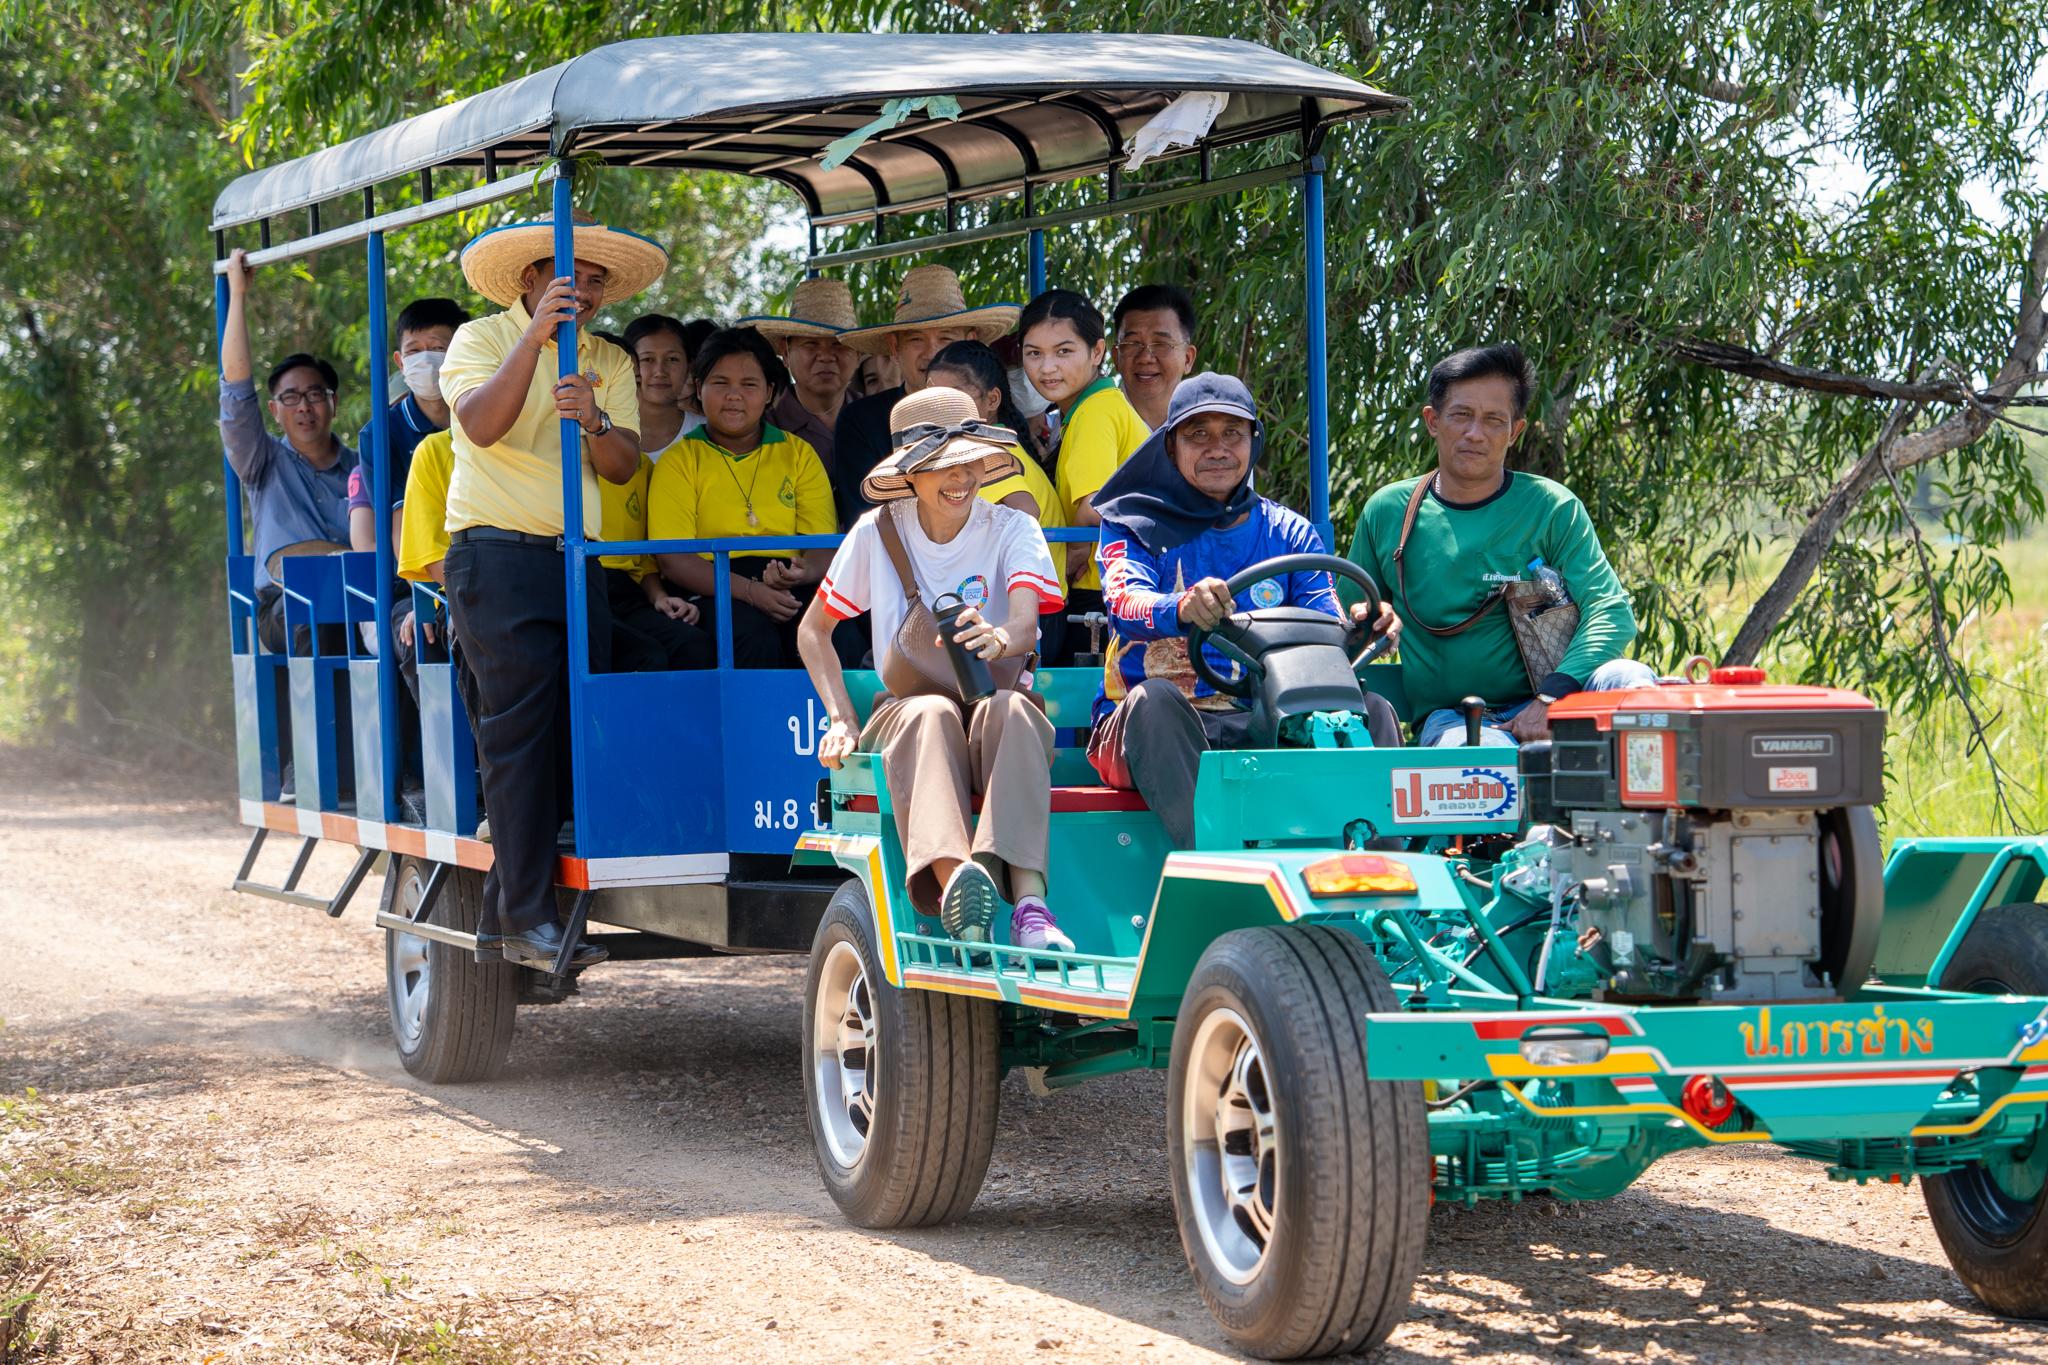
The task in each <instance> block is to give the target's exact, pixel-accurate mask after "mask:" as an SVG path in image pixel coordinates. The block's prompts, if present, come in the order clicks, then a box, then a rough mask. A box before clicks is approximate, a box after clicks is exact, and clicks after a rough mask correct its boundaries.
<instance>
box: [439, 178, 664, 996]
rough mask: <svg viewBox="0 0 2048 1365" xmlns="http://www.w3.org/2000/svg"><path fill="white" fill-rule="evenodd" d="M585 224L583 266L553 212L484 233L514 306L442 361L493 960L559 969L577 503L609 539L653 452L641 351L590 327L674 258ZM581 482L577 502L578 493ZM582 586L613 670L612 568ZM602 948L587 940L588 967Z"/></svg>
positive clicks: (499, 295)
mask: <svg viewBox="0 0 2048 1365" xmlns="http://www.w3.org/2000/svg"><path fill="white" fill-rule="evenodd" d="M564 211H565V209H564V208H563V207H562V206H561V205H560V197H558V207H557V212H564ZM574 235H575V267H574V269H575V273H574V275H573V277H572V276H568V275H561V274H558V273H557V270H556V265H555V259H554V249H555V224H554V223H553V222H552V221H541V222H526V223H510V224H507V225H506V226H504V227H501V228H495V229H493V230H492V231H490V232H486V233H484V234H483V235H482V236H480V237H478V238H476V240H474V241H472V242H471V243H470V244H469V246H468V247H466V248H465V249H464V250H463V253H462V273H463V275H464V276H465V277H466V278H467V279H468V280H469V283H470V285H471V287H472V288H474V289H475V290H476V291H477V292H478V293H480V294H482V295H483V296H484V297H486V298H488V299H490V300H491V301H492V302H494V303H499V304H502V305H505V311H504V312H502V313H496V314H493V315H491V316H489V317H485V318H479V319H477V320H476V321H474V322H469V323H465V324H464V325H463V326H462V327H461V328H460V329H459V330H458V331H457V332H456V333H455V338H454V340H453V341H451V342H450V343H449V346H448V358H447V360H446V361H445V362H444V364H443V365H442V368H441V393H442V396H443V397H444V398H445V399H446V400H447V401H448V404H449V406H450V408H451V409H452V412H453V416H454V424H453V427H452V430H453V432H454V445H455V470H454V475H453V477H452V478H451V480H450V482H449V486H448V522H447V525H448V531H449V536H448V539H449V547H448V558H447V564H446V569H445V572H446V575H447V586H448V604H449V610H450V614H451V616H452V618H453V622H454V626H455V632H456V634H457V636H458V637H459V638H460V639H461V640H462V644H463V650H464V652H465V654H466V656H467V658H468V660H469V663H470V666H471V668H472V669H473V670H474V671H475V674H476V681H477V689H478V692H479V694H480V699H481V701H482V710H483V715H482V717H481V718H480V720H479V722H478V739H479V745H478V747H479V751H480V752H479V757H480V758H481V759H482V760H483V768H484V804H485V806H486V808H487V809H489V811H490V813H491V834H492V845H493V849H494V854H495V857H494V860H493V863H492V867H491V871H490V875H489V876H488V877H486V878H485V881H484V896H483V911H482V916H481V919H480V921H479V923H478V925H477V954H478V957H479V959H481V960H489V959H490V958H491V957H493V956H501V957H502V958H503V959H504V960H506V961H511V962H517V963H520V964H522V965H527V966H535V967H542V968H546V969H551V968H552V965H553V963H554V962H555V960H556V958H557V955H558V954H559V952H560V950H561V947H562V938H563V930H562V925H561V922H560V919H559V917H558V916H557V914H556V910H555V854H556V842H557V837H558V831H559V830H560V828H561V825H562V822H563V821H564V820H565V819H567V818H569V817H570V815H571V814H572V812H573V809H574V807H573V804H572V801H571V795H572V793H571V782H570V777H571V774H570V765H571V758H572V755H571V747H572V746H571V740H572V736H573V729H572V727H571V724H570V701H571V699H570V688H569V660H570V654H571V649H572V643H573V642H572V641H571V640H570V638H569V629H568V626H569V619H570V613H569V601H568V586H567V585H568V575H567V572H566V568H567V566H566V565H565V562H564V559H563V553H564V532H565V527H566V524H567V523H566V519H565V517H564V510H563V509H564V506H565V504H566V505H572V506H575V505H579V504H580V506H579V510H580V513H581V523H582V531H583V538H584V539H587V540H595V539H597V538H598V532H599V527H600V523H601V515H602V509H601V508H600V505H599V500H598V490H597V479H598V478H599V477H600V476H601V477H603V478H606V479H608V480H610V481H611V482H613V483H624V482H626V481H627V480H628V479H630V478H632V477H633V474H634V471H635V470H636V469H638V467H639V463H640V437H639V435H638V433H637V431H636V430H635V429H634V428H635V427H636V426H637V424H638V422H639V400H638V398H637V396H636V394H635V390H634V384H633V360H632V357H630V356H628V355H627V354H626V353H625V352H624V351H622V350H620V349H619V348H618V347H616V346H613V345H611V344H609V343H608V342H605V341H602V340H600V339H599V338H597V337H595V336H593V335H591V334H590V333H589V332H587V331H586V330H584V329H585V328H586V327H587V325H588V324H589V322H590V320H591V319H592V318H593V317H594V316H595V315H596V313H597V310H598V308H599V306H601V305H602V304H603V303H604V302H605V301H606V300H611V301H613V302H617V301H619V300H621V299H626V298H630V297H632V296H633V295H634V294H637V293H639V292H640V291H641V290H642V289H645V288H646V287H647V286H648V285H650V284H652V283H654V281H655V280H657V279H659V278H660V277H661V274H662V272H663V271H664V270H666V269H667V268H668V253H667V252H665V251H664V250H662V248H661V247H660V246H659V245H658V244H657V243H654V242H651V241H649V240H648V239H647V238H645V237H641V236H638V235H637V234H635V233H631V232H626V231H624V230H622V229H617V228H610V227H606V226H604V225H602V224H599V223H595V222H583V221H580V220H579V221H577V222H576V223H575V226H574ZM564 324H567V325H568V326H570V327H573V328H574V329H576V330H575V331H574V332H569V331H568V330H567V327H564ZM558 329H559V330H558ZM564 335H567V336H568V337H570V338H571V340H572V344H573V345H574V346H575V361H576V363H575V368H574V369H573V370H572V371H571V372H570V373H568V374H566V375H564V374H562V360H563V357H562V356H561V353H560V352H559V351H558V350H557V344H558V341H560V340H561V339H562V337H563V336H564ZM569 422H574V423H575V427H576V430H577V431H579V432H580V438H579V439H580V442H581V445H582V457H583V458H582V478H581V480H580V481H579V483H580V486H579V487H578V488H577V489H575V490H568V489H565V488H564V486H563V481H562V440H563V432H564V431H565V430H567V429H568V428H567V427H566V425H565V424H566V423H569ZM571 491H573V492H575V493H576V494H577V495H578V496H576V497H573V498H570V497H565V494H566V493H569V492H571ZM582 581H583V582H584V585H585V593H584V601H585V603H586V607H585V612H586V615H587V617H588V619H589V621H590V626H591V629H590V632H589V649H590V664H591V668H592V670H593V671H599V672H601V671H603V670H604V669H605V668H606V667H607V666H608V664H609V660H610V652H611V630H610V619H611V617H610V612H609V610H608V608H607V606H606V599H605V594H604V591H603V588H602V587H601V586H600V585H601V584H602V581H603V580H602V579H601V578H600V577H599V576H597V575H594V574H590V575H584V576H582ZM603 957H604V952H603V950H602V949H596V948H579V949H578V950H577V951H576V955H575V957H574V958H573V959H572V961H573V962H574V964H575V965H578V966H583V965H587V964H589V963H591V962H596V961H600V960H602V958H603Z"/></svg>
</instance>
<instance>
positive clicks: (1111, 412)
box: [1017, 289, 1151, 663]
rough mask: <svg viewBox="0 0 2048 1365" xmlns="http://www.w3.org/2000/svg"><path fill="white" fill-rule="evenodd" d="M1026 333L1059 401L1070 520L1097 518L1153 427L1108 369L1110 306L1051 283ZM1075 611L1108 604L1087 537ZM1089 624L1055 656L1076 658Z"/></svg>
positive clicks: (1072, 577)
mask: <svg viewBox="0 0 2048 1365" xmlns="http://www.w3.org/2000/svg"><path fill="white" fill-rule="evenodd" d="M1017 330H1018V335H1019V336H1021V337H1022V338H1023V341H1024V373H1025V375H1026V377H1028V378H1029V379H1030V380H1031V387H1032V388H1034V389H1037V390H1038V392H1039V394H1040V395H1041V396H1042V397H1044V398H1045V399H1046V400H1047V401H1048V402H1050V403H1052V405H1053V406H1054V407H1056V408H1058V409H1059V413H1060V427H1059V430H1060V437H1059V442H1060V449H1059V459H1058V461H1057V462H1056V463H1055V464H1054V466H1053V470H1054V487H1056V488H1057V489H1058V490H1059V495H1060V501H1061V502H1062V503H1063V504H1065V510H1066V517H1067V524H1068V525H1069V526H1096V525H1100V524H1101V521H1102V519H1101V518H1100V517H1099V516H1097V515H1096V512H1095V507H1094V497H1095V493H1096V490H1098V489H1100V488H1101V487H1102V486H1103V484H1104V483H1105V482H1107V481H1108V479H1109V477H1110V475H1112V474H1114V473H1116V472H1117V470H1118V469H1120V468H1122V467H1123V463H1124V461H1126V460H1128V459H1130V458H1131V456H1132V455H1133V454H1135V453H1136V452H1137V449H1138V447H1139V446H1140V445H1142V444H1144V441H1145V438H1146V437H1147V436H1149V435H1151V430H1150V428H1148V427H1147V426H1146V425H1145V423H1144V420H1143V419H1142V418H1140V417H1139V416H1138V413H1137V410H1136V409H1134V408H1133V407H1132V406H1131V404H1130V400H1129V399H1127V398H1125V397H1124V395H1123V392H1122V390H1120V389H1118V388H1117V386H1116V381H1114V380H1112V379H1110V378H1108V377H1107V376H1105V375H1104V374H1103V373H1102V359H1103V354H1104V352H1105V349H1106V347H1105V344H1104V342H1103V327H1102V314H1101V313H1100V312H1098V311H1097V310H1096V307H1095V305H1094V304H1092V303H1090V302H1089V301H1088V300H1087V299H1086V298H1084V297H1082V296H1081V295H1079V294H1076V293H1075V292H1074V291H1073V290H1071V289H1048V290H1047V291H1046V292H1045V293H1043V294H1040V295H1039V296H1038V297H1037V298H1035V299H1033V300H1032V301H1031V302H1030V303H1028V304H1026V305H1025V307H1024V316H1023V317H1022V318H1021V319H1020V320H1019V321H1018V323H1017ZM1066 558H1067V578H1068V581H1069V582H1071V583H1072V584H1073V588H1072V590H1071V591H1069V592H1068V593H1067V609H1068V610H1069V611H1070V612H1075V613H1082V612H1096V611H1101V610H1102V580H1101V579H1100V578H1099V577H1098V576H1097V575H1096V570H1095V556H1094V555H1093V554H1092V553H1091V547H1090V546H1088V545H1087V544H1086V543H1074V544H1069V545H1068V546H1067V547H1066ZM1085 639H1087V635H1086V634H1085V633H1084V632H1081V631H1076V632H1074V635H1073V638H1071V639H1069V640H1067V641H1066V642H1065V643H1064V647H1063V648H1062V649H1061V651H1060V652H1059V654H1058V655H1057V656H1055V658H1056V660H1057V661H1059V662H1063V663H1065V662H1071V660H1072V657H1073V654H1074V651H1075V649H1076V648H1077V647H1078V646H1079V645H1080V643H1081V642H1082V641H1083V640H1085Z"/></svg>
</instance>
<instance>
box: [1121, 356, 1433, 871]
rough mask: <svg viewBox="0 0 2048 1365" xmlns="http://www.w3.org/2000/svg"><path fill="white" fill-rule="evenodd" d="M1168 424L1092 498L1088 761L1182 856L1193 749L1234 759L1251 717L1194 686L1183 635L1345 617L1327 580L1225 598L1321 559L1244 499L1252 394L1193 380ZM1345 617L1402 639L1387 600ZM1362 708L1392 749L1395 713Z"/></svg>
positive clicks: (1190, 822) (1191, 817) (1310, 535)
mask: <svg viewBox="0 0 2048 1365" xmlns="http://www.w3.org/2000/svg"><path fill="white" fill-rule="evenodd" d="M1166 423H1167V424H1166V426H1165V427H1164V428H1163V429H1162V430H1160V431H1157V432H1154V433H1153V434H1152V437H1151V439H1149V440H1147V441H1146V442H1145V444H1144V445H1143V446H1142V447H1140V448H1139V450H1138V453H1137V454H1136V455H1133V456H1132V457H1131V460H1130V463H1128V464H1126V465H1125V466H1124V467H1123V468H1122V469H1120V470H1118V471H1117V473H1116V474H1115V475H1114V476H1113V477H1112V478H1111V479H1110V480H1109V482H1108V483H1106V484H1104V485H1103V486H1102V491H1101V492H1100V493H1098V494H1097V495H1096V506H1097V508H1099V509H1100V510H1101V513H1102V548H1101V549H1100V550H1098V551H1097V552H1096V553H1097V558H1098V560H1099V562H1100V563H1101V566H1102V584H1103V599H1104V601H1105V603H1106V604H1107V606H1108V608H1109V626H1110V639H1109V648H1108V650H1107V652H1106V653H1105V654H1104V656H1103V660H1102V689H1101V691H1100V692H1098V693H1097V695H1096V698H1095V713H1094V720H1095V729H1094V732H1093V733H1092V734H1091V735H1090V736H1089V738H1088V761H1089V762H1090V763H1093V764H1094V765H1095V771H1096V772H1098V773H1100V774H1102V780H1103V781H1104V782H1106V783H1108V784H1109V785H1110V786H1112V787H1120V788H1122V789H1123V790H1125V791H1132V790H1135V791H1137V792H1139V793H1141V794H1142V795H1143V796H1144V798H1145V804H1147V805H1149V806H1150V807H1151V808H1152V810H1153V812H1154V813H1155V814H1157V815H1158V816H1159V823H1160V824H1162V825H1164V826H1165V827H1166V833H1167V835H1168V837H1170V838H1171V839H1172V840H1173V844H1174V847H1175V848H1182V849H1186V848H1193V847H1194V844H1195V773H1196V770H1197V769H1198V768H1199V767H1200V765H1201V755H1202V752H1203V751H1204V750H1206V749H1236V748H1242V747H1243V746H1244V743H1245V732H1246V729H1247V727H1248V723H1249V720H1250V717H1249V714H1248V713H1247V712H1245V711H1242V710H1239V709H1238V707H1237V705H1236V704H1235V703H1234V702H1233V701H1232V700H1231V699H1230V698H1229V697H1225V696H1219V695H1217V693H1215V692H1214V691H1212V690H1211V689H1210V688H1209V686H1208V684H1206V683H1204V682H1202V681H1201V679H1199V678H1197V677H1196V676H1195V672H1194V669H1193V667H1192V666H1191V665H1190V664H1189V663H1188V651H1187V641H1186V639H1185V638H1184V636H1183V635H1182V631H1183V630H1184V629H1185V628H1186V627H1187V626H1188V625H1190V624H1193V625H1197V626H1200V627H1202V628H1203V629H1205V630H1207V629H1213V628H1214V627H1215V625H1216V624H1217V623H1218V622H1219V621H1221V620H1222V619H1223V618H1224V617H1226V616H1228V615H1230V614H1231V613H1232V612H1234V611H1250V610H1252V609H1254V608H1257V607H1279V606H1294V607H1310V608H1313V609H1314V610H1316V611H1323V612H1328V613H1329V614H1330V615H1332V616H1337V615H1341V614H1342V613H1341V612H1340V610H1339V608H1338V606H1337V595H1336V593H1335V591H1333V589H1332V586H1331V583H1330V575H1329V574H1326V573H1294V574H1288V575H1287V576H1286V577H1285V578H1282V579H1280V580H1278V581H1277V582H1276V581H1275V580H1272V579H1267V580H1266V581H1265V582H1262V583H1254V584H1253V585H1252V586H1251V587H1249V588H1247V589H1246V590H1245V591H1244V592H1242V593H1240V594H1238V596H1237V598H1236V600H1235V601H1233V600H1232V599H1231V598H1230V596H1229V595H1228V594H1227V593H1226V592H1225V591H1224V589H1225V587H1226V586H1227V580H1228V579H1229V578H1230V577H1231V576H1232V575H1234V574H1236V573H1237V572H1238V571H1239V570H1241V569H1245V568H1249V567H1250V566H1251V565H1254V564H1257V563H1259V562H1261V561H1263V560H1268V559H1272V558H1275V557H1276V556H1279V555H1295V554H1322V553H1323V552H1324V551H1323V542H1322V539H1321V537H1319V536H1318V535H1317V534H1316V531H1315V528H1314V527H1313V526H1310V525H1309V524H1308V520H1307V518H1305V517H1303V516H1302V515H1301V514H1300V513H1298V512H1293V511H1290V510H1289V509H1287V508H1285V507H1283V506H1281V505H1280V504H1279V503H1277V502H1274V501H1273V500H1272V499H1271V498H1267V497H1262V496H1260V495H1259V494H1258V493H1256V492H1254V491H1253V490H1252V467H1253V466H1254V465H1256V464H1257V463H1258V460H1259V454H1260V451H1261V450H1262V449H1263V448H1264V446H1265V428H1264V427H1263V426H1262V425H1261V424H1260V422H1259V418H1258V410H1257V408H1256V407H1255V406H1254V405H1253V402H1252V395H1251V390H1249V389H1247V388H1246V387H1245V386H1244V384H1243V383H1242V382H1241V381H1240V380H1238V379H1235V378H1233V377H1232V376H1230V375H1222V374H1209V373H1203V374H1198V375H1196V376H1194V377H1193V378H1192V379H1189V380H1186V381H1185V382H1183V383H1182V384H1181V386H1180V387H1179V388H1178V389H1176V390H1175V391H1174V395H1173V403H1172V406H1171V407H1170V408H1169V409H1168V410H1167V415H1166ZM1350 615H1351V619H1353V620H1354V621H1371V622H1372V625H1373V628H1374V629H1375V630H1376V631H1389V630H1398V629H1399V624H1398V622H1397V621H1396V620H1395V617H1394V614H1393V611H1392V610H1391V609H1390V608H1389V607H1388V606H1387V604H1386V603H1384V602H1382V603H1380V604H1379V609H1378V612H1377V613H1376V614H1374V613H1371V612H1369V611H1368V610H1367V608H1366V607H1365V605H1364V604H1363V603H1361V604H1359V605H1357V606H1354V607H1352V608H1351V612H1350ZM1205 657H1207V659H1208V660H1209V663H1210V666H1211V667H1212V668H1214V669H1215V670H1216V672H1217V673H1219V674H1221V675H1222V676H1224V677H1226V678H1234V677H1236V676H1238V674H1239V669H1238V666H1237V665H1236V664H1235V663H1232V662H1231V661H1230V660H1229V659H1227V658H1225V657H1224V655H1223V654H1222V653H1220V652H1219V651H1217V650H1215V649H1214V648H1210V649H1209V652H1208V654H1207V655H1206V656H1205ZM1365 700H1366V726H1367V729H1368V730H1369V731H1370V732H1371V734H1372V742H1373V743H1374V744H1375V745H1380V746H1389V745H1398V744H1400V742H1401V732H1400V724H1399V722H1398V721H1397V720H1396V719H1395V716H1394V709H1393V707H1391V706H1389V705H1388V704H1387V702H1386V699H1385V698H1383V697H1379V696H1372V695H1368V696H1367V697H1366V699H1365Z"/></svg>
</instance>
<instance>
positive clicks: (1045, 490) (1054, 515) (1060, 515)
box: [981, 450, 1070, 595]
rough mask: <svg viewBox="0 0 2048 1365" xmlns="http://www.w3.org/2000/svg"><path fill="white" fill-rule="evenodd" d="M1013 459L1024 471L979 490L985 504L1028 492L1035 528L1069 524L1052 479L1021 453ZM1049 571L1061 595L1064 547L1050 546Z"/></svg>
mask: <svg viewBox="0 0 2048 1365" xmlns="http://www.w3.org/2000/svg"><path fill="white" fill-rule="evenodd" d="M1017 458H1018V459H1019V460H1021V461H1023V463H1024V472H1023V473H1021V474H1014V475H1012V476H1011V477H1009V478H1007V479H1004V480H1003V481H1002V482H1001V483H992V484H990V485H989V486H988V487H986V488H984V489H982V490H981V496H982V497H983V498H985V499H987V500H988V501H989V502H998V503H999V502H1001V501H1002V500H1003V499H1004V498H1007V497H1009V496H1010V494H1012V493H1029V494H1030V495H1031V497H1032V500H1033V501H1035V502H1036V503H1037V504H1038V524H1039V526H1041V527H1048V528H1050V527H1061V526H1066V525H1069V524H1070V523H1069V522H1068V521H1067V509H1066V507H1065V505H1064V504H1062V503H1061V502H1060V495H1059V493H1058V492H1056V491H1055V490H1054V488H1053V486H1052V480H1051V479H1048V478H1047V477H1046V476H1045V470H1044V469H1043V468H1041V467H1040V465H1039V463H1038V461H1036V460H1034V459H1032V458H1031V457H1030V456H1029V455H1026V454H1025V453H1024V452H1023V451H1021V450H1019V451H1017ZM1052 568H1053V576H1054V577H1056V578H1057V579H1059V584H1060V593H1061V594H1062V595H1065V593H1066V590H1067V547H1066V546H1064V545H1055V546H1053V547H1052Z"/></svg>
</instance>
